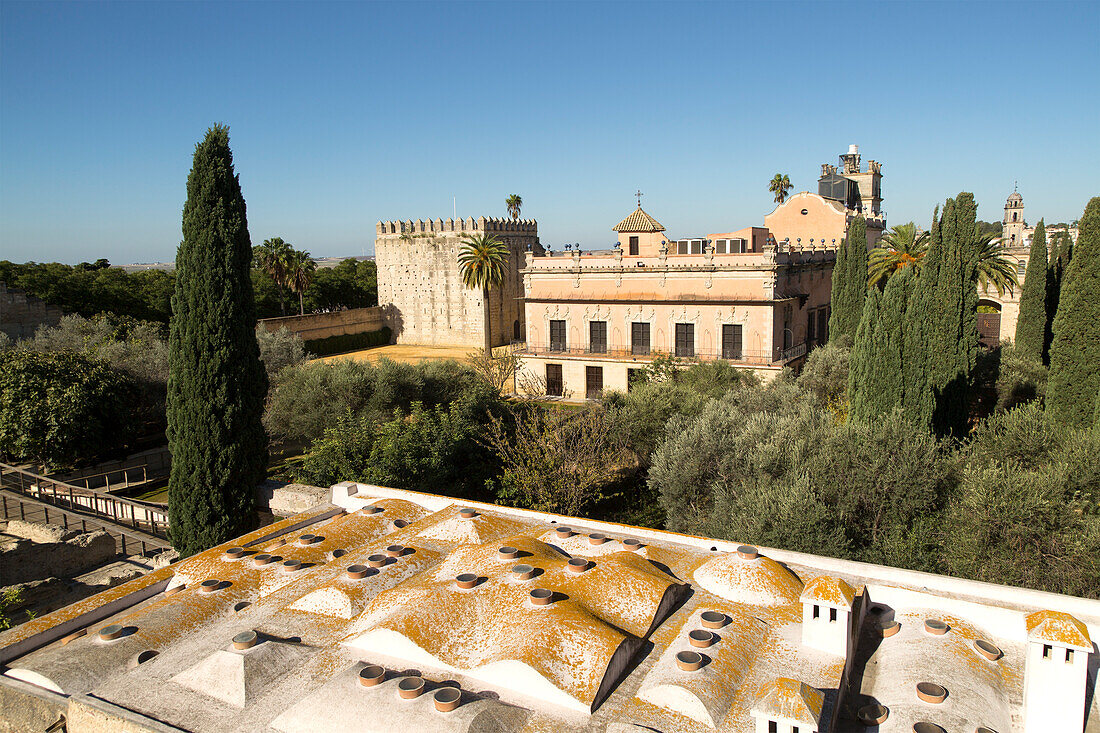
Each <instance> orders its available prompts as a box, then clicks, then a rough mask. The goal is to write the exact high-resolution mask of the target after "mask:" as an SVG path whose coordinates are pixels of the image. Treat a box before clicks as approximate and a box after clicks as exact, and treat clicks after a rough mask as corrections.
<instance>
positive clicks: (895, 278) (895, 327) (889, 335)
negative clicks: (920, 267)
mask: <svg viewBox="0 0 1100 733" xmlns="http://www.w3.org/2000/svg"><path fill="white" fill-rule="evenodd" d="M915 283H916V275H915V274H914V270H913V267H911V266H907V267H903V268H902V269H901V270H898V271H897V272H895V273H894V274H893V275H892V276H891V277H890V279H889V280H888V281H887V283H886V289H885V290H884V291H883V292H882V293H881V294H880V293H879V290H878V288H871V289H870V291H869V292H868V293H867V303H866V305H865V307H864V309H863V318H862V319H861V320H860V323H859V330H858V331H857V332H856V340H855V342H854V343H853V345H852V354H851V357H850V360H849V373H848V374H849V388H848V393H849V394H850V395H852V405H851V414H852V416H853V417H854V418H857V419H862V420H868V419H871V418H874V417H878V416H881V415H886V414H889V413H890V412H892V411H893V410H894V409H895V408H897V407H899V406H901V405H902V404H903V400H904V396H905V390H906V384H905V372H904V365H905V363H906V356H907V354H906V353H905V345H906V344H905V326H906V323H907V311H908V308H909V303H910V299H911V297H912V291H913V287H914V284H915Z"/></svg>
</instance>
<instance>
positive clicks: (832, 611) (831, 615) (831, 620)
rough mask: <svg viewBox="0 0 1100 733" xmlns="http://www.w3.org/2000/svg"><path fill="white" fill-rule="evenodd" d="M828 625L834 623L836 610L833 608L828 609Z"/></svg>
mask: <svg viewBox="0 0 1100 733" xmlns="http://www.w3.org/2000/svg"><path fill="white" fill-rule="evenodd" d="M829 623H831V624H835V623H836V609H835V608H830V609H829Z"/></svg>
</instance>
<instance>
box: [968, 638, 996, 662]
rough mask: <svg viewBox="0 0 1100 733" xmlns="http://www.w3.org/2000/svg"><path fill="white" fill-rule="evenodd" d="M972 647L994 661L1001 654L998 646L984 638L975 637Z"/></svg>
mask: <svg viewBox="0 0 1100 733" xmlns="http://www.w3.org/2000/svg"><path fill="white" fill-rule="evenodd" d="M974 648H975V649H977V650H978V653H979V654H981V655H982V656H983V657H985V658H986V659H988V660H989V661H991V662H995V661H997V660H998V659H1000V658H1001V657H1002V656H1003V653H1002V652H1001V648H1000V647H999V646H997V645H996V644H993V643H992V642H988V641H986V640H985V639H975V640H974Z"/></svg>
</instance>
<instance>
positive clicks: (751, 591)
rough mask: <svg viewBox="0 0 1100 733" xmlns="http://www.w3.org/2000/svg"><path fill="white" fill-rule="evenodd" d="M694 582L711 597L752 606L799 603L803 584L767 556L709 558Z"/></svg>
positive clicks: (734, 555)
mask: <svg viewBox="0 0 1100 733" xmlns="http://www.w3.org/2000/svg"><path fill="white" fill-rule="evenodd" d="M692 577H693V578H694V579H695V582H696V583H698V584H699V585H700V586H701V587H702V588H703V589H704V590H707V591H709V592H711V593H713V594H714V595H716V596H718V597H720V598H725V599H726V600H729V601H735V602H737V603H745V604H749V605H755V606H784V605H788V604H794V603H798V599H799V596H800V595H801V593H802V581H801V580H799V579H798V576H797V575H795V574H794V573H792V572H791V571H790V570H788V569H787V568H785V567H783V566H782V565H780V564H779V563H777V562H776V561H775V560H772V559H771V558H770V557H764V556H763V555H760V556H758V557H756V558H755V559H752V560H744V559H742V558H740V557H738V556H737V554H736V553H724V554H722V555H717V556H715V557H711V558H710V559H708V560H707V561H706V562H704V563H702V564H701V565H700V566H699V567H697V568H696V569H695V571H694V572H693V573H692Z"/></svg>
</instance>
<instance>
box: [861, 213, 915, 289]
mask: <svg viewBox="0 0 1100 733" xmlns="http://www.w3.org/2000/svg"><path fill="white" fill-rule="evenodd" d="M927 251H928V232H922V231H920V230H918V229H917V225H916V224H914V223H913V222H909V223H908V224H900V225H898V226H896V227H890V231H888V232H886V233H885V234H883V235H882V239H880V240H879V241H878V243H877V244H876V245H875V246H874V247H872V248H871V251H870V252H869V253H868V255H867V284H868V285H879V286H884V285H885V280H886V279H887V278H888V277H890V276H891V275H893V274H894V273H895V272H897V271H898V270H900V269H901V268H903V267H906V266H911V267H913V268H915V269H917V270H920V262H921V260H922V259H924V255H925V253H926V252H927Z"/></svg>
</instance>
